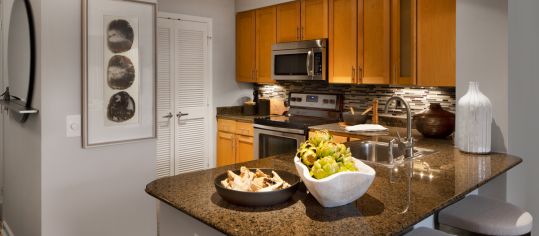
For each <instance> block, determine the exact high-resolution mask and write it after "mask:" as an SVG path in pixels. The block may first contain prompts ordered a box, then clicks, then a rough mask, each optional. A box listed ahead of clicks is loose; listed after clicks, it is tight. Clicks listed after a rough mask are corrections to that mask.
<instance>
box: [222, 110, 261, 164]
mask: <svg viewBox="0 0 539 236" xmlns="http://www.w3.org/2000/svg"><path fill="white" fill-rule="evenodd" d="M217 127H218V128H217V129H218V130H217V166H218V167H219V166H226V165H232V164H236V163H241V162H246V161H252V160H253V159H254V150H253V143H254V138H253V133H254V129H253V124H251V123H246V122H240V121H235V120H227V119H218V120H217Z"/></svg>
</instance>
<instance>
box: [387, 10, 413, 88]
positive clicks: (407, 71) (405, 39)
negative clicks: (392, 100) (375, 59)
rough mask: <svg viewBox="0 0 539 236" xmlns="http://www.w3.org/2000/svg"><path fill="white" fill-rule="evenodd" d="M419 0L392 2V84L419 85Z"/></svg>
mask: <svg viewBox="0 0 539 236" xmlns="http://www.w3.org/2000/svg"><path fill="white" fill-rule="evenodd" d="M416 26H417V0H391V84H400V85H414V84H416V83H417V80H416V78H417V77H416V74H417V37H416V35H417V27H416Z"/></svg>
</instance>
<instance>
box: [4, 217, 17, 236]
mask: <svg viewBox="0 0 539 236" xmlns="http://www.w3.org/2000/svg"><path fill="white" fill-rule="evenodd" d="M2 236H15V234H14V233H13V231H11V228H9V225H8V224H7V222H6V221H2Z"/></svg>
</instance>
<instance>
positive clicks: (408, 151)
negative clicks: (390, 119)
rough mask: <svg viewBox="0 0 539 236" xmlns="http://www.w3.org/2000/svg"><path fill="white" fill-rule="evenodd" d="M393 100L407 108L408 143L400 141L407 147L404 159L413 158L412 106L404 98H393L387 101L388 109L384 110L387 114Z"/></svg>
mask: <svg viewBox="0 0 539 236" xmlns="http://www.w3.org/2000/svg"><path fill="white" fill-rule="evenodd" d="M393 100H395V101H401V102H402V103H403V104H404V107H405V108H406V141H404V142H403V141H401V140H400V138H399V141H400V142H401V143H402V144H404V146H405V152H404V157H405V158H412V157H413V156H414V139H413V138H412V110H411V109H410V104H408V102H407V101H406V100H404V98H402V97H399V96H393V97H391V98H389V100H387V103H386V107H385V109H384V111H385V113H387V112H388V109H389V104H390V103H391V102H392V101H393ZM399 146H400V145H399Z"/></svg>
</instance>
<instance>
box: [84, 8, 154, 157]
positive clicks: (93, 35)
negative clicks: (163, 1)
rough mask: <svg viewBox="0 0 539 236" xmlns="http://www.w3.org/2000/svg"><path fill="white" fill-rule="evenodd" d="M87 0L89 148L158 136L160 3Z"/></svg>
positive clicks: (86, 137) (86, 143)
mask: <svg viewBox="0 0 539 236" xmlns="http://www.w3.org/2000/svg"><path fill="white" fill-rule="evenodd" d="M81 1H82V7H83V18H82V20H83V24H82V26H83V28H84V29H83V31H82V37H83V40H82V45H83V57H82V59H83V62H84V63H83V71H84V73H83V83H82V84H83V88H82V91H83V97H82V99H83V103H82V104H83V114H82V117H83V120H82V121H83V127H82V131H83V138H82V141H83V147H85V148H88V147H94V146H101V145H110V144H114V143H121V142H130V141H136V140H143V139H149V138H155V137H156V124H155V121H156V119H155V113H156V110H155V108H156V104H155V79H156V57H155V55H156V54H155V53H156V41H155V39H156V34H155V33H156V20H157V18H156V15H157V14H156V11H157V6H156V4H155V3H150V2H145V1H138V0H122V1H118V0H81Z"/></svg>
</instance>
